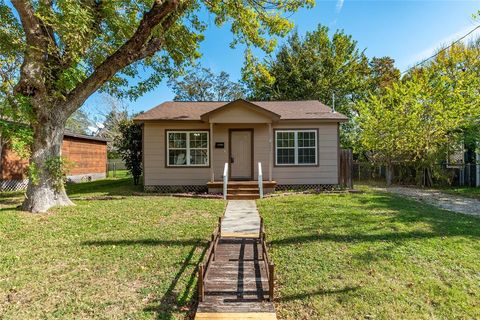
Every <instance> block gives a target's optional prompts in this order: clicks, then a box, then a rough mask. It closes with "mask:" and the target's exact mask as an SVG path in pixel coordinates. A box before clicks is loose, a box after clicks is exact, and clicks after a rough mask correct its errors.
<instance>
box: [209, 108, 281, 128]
mask: <svg viewBox="0 0 480 320" xmlns="http://www.w3.org/2000/svg"><path fill="white" fill-rule="evenodd" d="M210 122H212V123H248V124H251V123H268V122H272V120H271V119H270V118H269V117H267V116H266V115H264V114H261V113H260V112H257V111H253V110H252V109H251V108H249V107H247V106H245V105H243V103H242V104H235V105H232V106H230V107H229V108H228V109H225V110H221V111H219V112H217V113H214V114H212V115H211V116H210Z"/></svg>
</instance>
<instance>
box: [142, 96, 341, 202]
mask: <svg viewBox="0 0 480 320" xmlns="http://www.w3.org/2000/svg"><path fill="white" fill-rule="evenodd" d="M347 120H348V119H347V117H346V116H344V115H342V114H340V113H337V112H333V111H332V109H330V108H329V107H327V106H325V105H324V104H322V103H321V102H319V101H315V100H313V101H271V102H260V101H245V100H241V99H240V100H236V101H233V102H165V103H162V104H160V105H159V106H157V107H155V108H153V109H151V110H149V111H147V112H145V113H143V114H140V115H138V116H137V117H136V118H135V119H134V121H135V122H137V123H140V124H142V127H143V162H144V163H143V167H144V188H145V190H146V191H157V192H172V191H207V188H208V191H209V192H213V193H220V192H222V176H223V172H224V165H225V164H226V163H228V180H229V181H230V183H229V190H228V193H229V194H230V196H231V198H234V197H233V196H236V198H245V199H247V198H256V197H258V188H257V185H258V181H257V179H258V171H259V170H258V168H259V167H258V163H261V166H262V171H263V179H262V180H264V187H265V191H266V192H269V191H273V190H274V189H275V188H276V189H283V190H285V189H312V188H315V189H316V188H319V189H324V188H332V187H335V186H337V185H338V184H339V169H340V168H339V167H340V166H339V160H340V159H339V151H340V149H339V123H340V122H344V121H347ZM231 181H237V182H231ZM241 181H243V182H241Z"/></svg>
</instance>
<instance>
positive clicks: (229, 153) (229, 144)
mask: <svg viewBox="0 0 480 320" xmlns="http://www.w3.org/2000/svg"><path fill="white" fill-rule="evenodd" d="M233 131H250V138H251V141H250V147H251V149H252V150H251V152H250V157H251V160H250V177H249V178H248V179H236V180H240V181H241V180H253V172H254V168H253V164H254V162H253V151H254V147H253V143H254V138H253V135H254V130H253V128H245V129H244V128H241V129H228V166H229V169H230V170H228V180H234V179H232V163H231V160H232V132H233Z"/></svg>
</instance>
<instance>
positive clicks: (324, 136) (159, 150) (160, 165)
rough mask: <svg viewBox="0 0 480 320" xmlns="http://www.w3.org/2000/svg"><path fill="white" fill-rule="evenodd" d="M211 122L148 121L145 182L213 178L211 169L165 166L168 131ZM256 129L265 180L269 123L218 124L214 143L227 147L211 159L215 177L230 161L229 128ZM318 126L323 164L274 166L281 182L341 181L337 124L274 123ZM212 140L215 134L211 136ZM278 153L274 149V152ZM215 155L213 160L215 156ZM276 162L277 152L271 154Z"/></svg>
mask: <svg viewBox="0 0 480 320" xmlns="http://www.w3.org/2000/svg"><path fill="white" fill-rule="evenodd" d="M209 128H210V125H209V124H207V123H204V124H202V123H187V122H185V123H176V124H165V123H163V124H162V123H145V129H144V130H145V135H144V137H145V141H144V145H145V150H144V157H145V185H203V184H206V183H207V182H208V181H209V180H210V168H191V167H190V168H188V167H185V168H167V167H166V166H165V152H166V150H165V130H169V129H176V130H189V129H205V130H208V129H209ZM242 128H251V129H253V130H254V164H253V166H254V179H257V163H258V162H262V166H263V174H264V179H268V162H269V152H270V145H269V142H268V140H269V132H268V124H265V123H262V124H254V123H251V124H215V125H214V126H213V145H215V142H223V143H224V145H225V148H224V149H215V148H214V149H213V152H211V157H210V162H211V165H212V166H213V170H214V173H215V180H221V178H222V174H223V167H224V164H225V162H227V161H228V155H229V154H228V147H229V146H228V143H229V139H228V134H229V129H242ZM287 128H299V129H300V128H318V131H319V135H318V138H319V150H320V151H319V154H318V160H319V165H318V166H314V167H273V171H272V172H273V179H274V180H276V181H277V182H278V183H279V184H337V183H338V149H337V148H338V140H337V139H338V137H337V123H318V122H317V123H302V124H300V123H298V124H284V123H277V124H273V129H287ZM272 136H273V135H272ZM210 139H212V134H211V135H210ZM273 152H274V151H273ZM212 158H213V159H212ZM270 158H271V159H272V161H274V154H271V157H270Z"/></svg>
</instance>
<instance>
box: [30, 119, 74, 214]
mask: <svg viewBox="0 0 480 320" xmlns="http://www.w3.org/2000/svg"><path fill="white" fill-rule="evenodd" d="M59 118H60V119H59ZM63 118H64V117H62V115H59V114H58V113H55V112H53V111H52V112H50V114H49V115H48V116H46V117H44V118H43V119H40V121H38V123H37V124H34V126H33V144H32V147H31V151H32V155H31V158H30V166H31V172H33V176H31V177H30V180H29V182H28V187H27V192H26V196H25V200H24V202H23V204H22V209H23V210H26V211H30V212H46V211H47V210H48V209H50V208H51V207H54V206H69V205H73V202H72V201H70V199H69V198H68V196H67V194H66V192H65V187H64V184H63V181H62V179H61V178H59V177H58V174H57V175H55V174H51V172H50V171H51V166H49V163H50V161H51V160H52V159H56V158H58V157H60V156H61V148H62V141H63V132H64V128H65V120H64V119H63ZM55 177H57V178H55Z"/></svg>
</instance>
